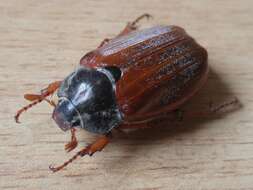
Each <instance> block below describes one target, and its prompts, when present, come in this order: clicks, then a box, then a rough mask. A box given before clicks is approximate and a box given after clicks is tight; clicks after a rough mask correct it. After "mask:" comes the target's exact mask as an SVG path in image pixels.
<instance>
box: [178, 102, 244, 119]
mask: <svg viewBox="0 0 253 190" xmlns="http://www.w3.org/2000/svg"><path fill="white" fill-rule="evenodd" d="M240 106H241V104H240V102H239V101H238V99H237V98H234V99H232V100H230V101H228V102H224V103H222V104H220V105H218V106H213V104H212V102H210V103H209V109H208V110H203V111H202V110H200V111H180V112H181V113H180V112H178V111H177V112H174V113H175V114H176V117H177V119H178V120H179V121H182V120H188V119H194V118H208V117H217V116H220V115H221V114H222V113H226V112H229V111H231V110H232V111H233V110H235V109H237V108H239V107H240Z"/></svg>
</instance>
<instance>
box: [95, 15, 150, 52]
mask: <svg viewBox="0 0 253 190" xmlns="http://www.w3.org/2000/svg"><path fill="white" fill-rule="evenodd" d="M144 18H147V19H149V18H152V16H151V15H150V14H148V13H145V14H143V15H141V16H139V17H137V18H136V19H135V20H134V21H133V22H128V23H127V25H126V26H125V28H124V29H123V30H122V31H121V32H120V33H119V34H118V35H117V36H116V37H119V36H123V35H126V34H128V33H130V32H132V31H134V30H137V29H138V26H137V24H138V23H139V22H140V21H141V20H142V19H144ZM110 40H111V39H109V38H106V39H104V40H103V41H102V42H101V43H100V45H99V46H98V48H100V47H103V46H104V45H105V44H107V43H108V42H109V41H110Z"/></svg>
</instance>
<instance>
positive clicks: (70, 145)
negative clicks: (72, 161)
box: [65, 128, 78, 152]
mask: <svg viewBox="0 0 253 190" xmlns="http://www.w3.org/2000/svg"><path fill="white" fill-rule="evenodd" d="M70 132H71V140H70V142H68V143H67V144H65V150H66V151H67V152H70V151H72V150H73V149H75V148H76V147H77V145H78V142H77V139H76V134H75V132H76V129H75V128H71V130H70Z"/></svg>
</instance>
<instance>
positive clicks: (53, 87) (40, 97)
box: [15, 81, 61, 123]
mask: <svg viewBox="0 0 253 190" xmlns="http://www.w3.org/2000/svg"><path fill="white" fill-rule="evenodd" d="M60 84H61V81H56V82H53V83H51V84H49V85H48V87H47V88H45V89H43V90H42V91H41V94H39V95H37V94H25V95H24V98H25V99H27V100H30V101H34V102H32V103H31V104H29V105H27V106H25V107H23V108H21V109H20V110H18V111H17V113H16V115H15V120H16V122H17V123H19V120H18V119H19V116H20V114H21V113H22V112H24V111H26V110H28V109H29V108H31V107H32V106H34V105H36V104H38V103H40V102H42V101H43V100H46V101H47V102H48V103H50V104H51V105H55V103H54V102H53V101H50V100H48V99H46V97H47V96H50V95H52V94H53V93H54V92H55V91H56V90H57V89H58V88H59V86H60Z"/></svg>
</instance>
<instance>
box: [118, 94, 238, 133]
mask: <svg viewBox="0 0 253 190" xmlns="http://www.w3.org/2000/svg"><path fill="white" fill-rule="evenodd" d="M238 106H240V103H239V101H238V99H237V98H234V99H233V100H231V101H228V102H224V103H223V104H220V105H218V106H215V107H214V106H212V104H210V105H209V109H208V110H204V111H202V110H200V111H183V110H181V109H177V110H175V111H172V112H168V113H167V114H165V115H163V116H159V117H155V118H154V119H153V120H150V121H147V122H145V121H144V122H139V123H138V122H129V123H123V124H122V125H121V126H120V128H121V129H140V128H148V127H152V126H156V125H160V124H163V123H164V124H166V123H168V122H171V123H174V122H175V123H178V122H182V121H187V120H190V119H199V118H201V119H202V118H210V117H215V116H219V115H220V114H222V113H224V112H226V111H231V110H234V109H236V108H237V107H238Z"/></svg>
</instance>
